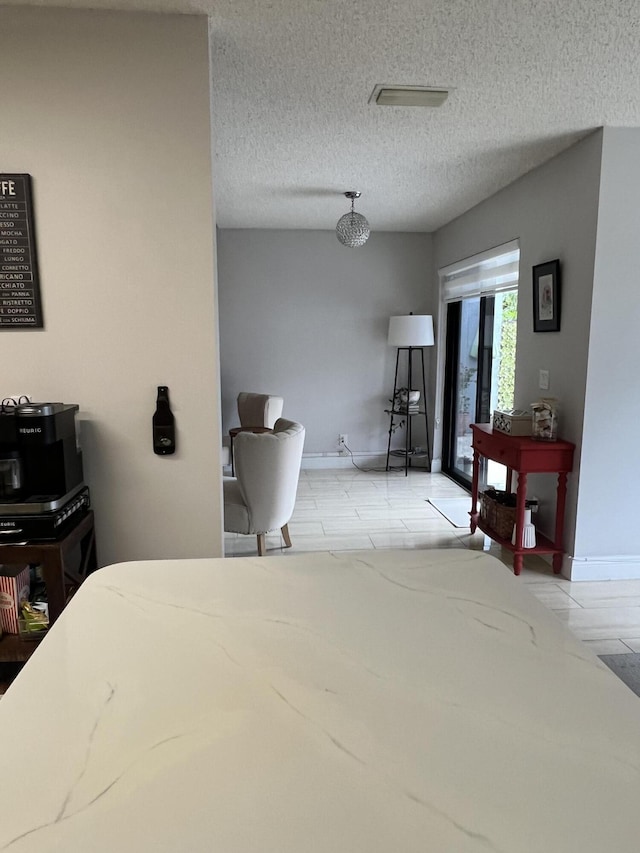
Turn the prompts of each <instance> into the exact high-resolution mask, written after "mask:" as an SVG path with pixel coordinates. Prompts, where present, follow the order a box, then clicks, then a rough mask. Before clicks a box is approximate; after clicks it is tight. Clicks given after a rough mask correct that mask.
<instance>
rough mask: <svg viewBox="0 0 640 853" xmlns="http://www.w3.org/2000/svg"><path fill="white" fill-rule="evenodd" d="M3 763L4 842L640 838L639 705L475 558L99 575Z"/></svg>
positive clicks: (482, 844)
mask: <svg viewBox="0 0 640 853" xmlns="http://www.w3.org/2000/svg"><path fill="white" fill-rule="evenodd" d="M0 755H1V756H2V762H1V764H0V766H1V768H2V772H1V774H0V777H1V778H0V851H5V850H8V851H11V853H26V851H29V852H30V851H34V853H35V851H40V853H49V851H60V852H61V853H80V851H83V853H84V851H90V852H91V853H107V851H108V853H116V851H118V853H122V851H143V853H146V851H149V853H151V851H153V853H165V851H166V853H169V851H171V853H196V852H197V853H205V851H206V853H210V851H216V853H217V852H218V851H219V853H471V851H473V853H485V851H498V852H499V853H525V851H526V853H533V851H535V852H536V853H538V851H540V853H565V852H566V851H571V853H573V851H575V853H591V851H593V853H604V851H611V852H612V853H626V852H627V851H629V853H632V851H633V853H637V850H638V849H639V848H640V772H639V769H640V701H639V700H638V698H637V697H636V696H634V695H633V694H632V693H631V691H629V690H628V689H627V688H626V687H625V685H624V684H622V682H620V681H618V679H617V678H616V677H615V676H614V675H613V674H612V673H610V672H609V671H608V670H607V669H606V668H605V667H604V665H603V664H602V663H600V662H599V661H598V659H597V658H596V657H595V656H594V655H593V654H592V653H591V652H590V651H589V650H588V649H587V648H586V647H585V646H583V645H582V644H581V643H580V642H579V641H578V640H576V639H574V638H573V637H572V636H571V634H569V633H568V631H567V630H566V629H565V628H564V626H563V625H562V624H561V623H560V622H559V621H558V620H557V619H556V618H555V617H554V616H553V614H552V613H551V612H550V611H548V610H546V609H545V608H544V607H543V605H541V604H540V603H539V602H537V601H536V600H535V599H534V598H533V596H531V595H530V593H529V592H528V591H527V590H526V588H524V587H523V585H522V582H521V580H520V579H518V578H515V577H514V576H513V575H512V574H511V573H510V572H509V570H508V569H507V568H506V567H505V566H503V565H502V564H501V563H499V562H498V561H497V560H495V559H494V558H492V557H490V556H487V555H484V554H482V553H478V552H474V551H468V550H445V551H376V552H372V551H367V552H358V553H356V552H352V553H341V554H326V553H325V554H306V555H299V556H295V555H288V556H286V557H265V558H257V557H256V558H249V557H247V558H238V559H227V560H215V559H214V560H167V561H158V562H139V563H123V564H119V565H115V566H110V567H107V568H105V569H101V570H100V571H99V572H97V573H95V574H94V575H92V576H91V577H90V578H89V579H88V580H87V581H86V583H85V584H84V585H83V586H82V588H81V589H80V591H79V592H78V594H77V595H76V597H75V598H74V600H73V601H72V602H71V604H70V605H69V607H68V608H67V609H66V611H65V612H64V613H63V615H62V617H61V618H60V619H59V620H58V622H57V623H56V625H55V626H54V627H53V629H52V630H51V632H50V634H49V636H48V637H47V638H46V640H45V641H44V642H43V643H42V645H41V646H40V647H39V649H38V650H37V651H36V653H35V654H34V655H33V657H32V659H31V660H30V662H29V663H28V664H27V666H26V667H25V668H24V670H23V671H22V673H21V674H20V675H19V676H18V678H17V680H16V681H15V682H14V684H13V685H12V687H11V688H10V689H9V691H8V693H7V694H6V696H5V697H4V698H3V699H2V701H0Z"/></svg>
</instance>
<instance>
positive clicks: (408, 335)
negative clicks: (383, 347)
mask: <svg viewBox="0 0 640 853" xmlns="http://www.w3.org/2000/svg"><path fill="white" fill-rule="evenodd" d="M433 343H434V340H433V317H432V316H431V314H406V315H404V316H401V317H389V338H388V344H389V346H390V347H432V346H433Z"/></svg>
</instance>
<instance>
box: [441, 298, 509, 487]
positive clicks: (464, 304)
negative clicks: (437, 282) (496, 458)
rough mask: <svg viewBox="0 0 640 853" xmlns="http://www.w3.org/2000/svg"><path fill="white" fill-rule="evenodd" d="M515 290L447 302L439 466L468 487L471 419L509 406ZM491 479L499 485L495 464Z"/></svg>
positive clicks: (485, 420) (487, 417)
mask: <svg viewBox="0 0 640 853" xmlns="http://www.w3.org/2000/svg"><path fill="white" fill-rule="evenodd" d="M517 297H518V294H517V291H508V292H505V291H498V292H495V293H493V294H492V295H488V296H470V297H467V298H465V299H460V300H456V301H453V302H449V303H448V305H447V342H446V367H445V408H444V446H443V470H444V471H445V472H446V473H447V474H449V475H450V476H451V477H453V478H454V479H455V480H457V481H458V482H459V483H461V484H462V485H464V486H467V487H470V485H471V476H472V465H473V452H472V450H471V429H470V424H472V423H489V421H490V420H491V414H492V412H493V411H494V410H495V409H512V408H513V389H514V376H515V351H516V348H515V344H516V321H517ZM492 474H493V476H492V477H491V478H490V479H492V481H493V482H494V484H495V485H498V486H500V485H501V482H500V481H501V480H502V479H503V475H502V474H501V472H500V471H499V470H497V469H496V471H495V472H492Z"/></svg>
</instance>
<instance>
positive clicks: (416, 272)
mask: <svg viewBox="0 0 640 853" xmlns="http://www.w3.org/2000/svg"><path fill="white" fill-rule="evenodd" d="M218 274H219V302H220V358H221V384H222V402H223V427H224V430H225V431H226V430H228V429H229V427H231V426H235V425H236V424H237V423H238V418H237V410H236V397H237V395H238V393H239V392H240V391H255V392H259V393H271V394H279V395H281V396H283V397H284V400H285V408H284V414H285V415H286V416H287V417H289V418H292V419H293V420H298V421H300V422H301V423H303V424H304V425H305V427H306V429H307V437H306V443H305V453H307V454H309V453H326V452H329V453H332V452H336V451H337V448H338V445H337V438H338V434H339V433H347V434H348V436H349V445H350V447H351V448H352V449H353V450H355V451H357V452H372V453H377V452H381V451H385V452H386V446H387V434H388V429H389V422H388V419H387V417H386V416H385V415H384V408H385V407H386V406H388V405H389V403H388V401H389V398H390V397H391V394H392V392H393V372H394V368H395V356H396V350H395V349H392V348H391V347H388V346H387V331H388V324H389V317H390V316H391V315H392V314H405V313H409V312H410V311H413V312H414V313H422V312H431V311H432V310H434V309H435V307H436V304H437V303H436V301H435V299H434V296H433V293H432V292H431V288H432V279H433V276H432V253H431V238H430V236H429V235H426V234H400V233H373V234H372V235H371V237H370V239H369V241H368V243H367V244H366V245H365V246H364V247H362V248H359V249H348V248H346V247H345V246H342V245H340V243H339V242H338V240H337V239H336V236H335V233H334V232H333V231H277V230H273V231H264V230H233V229H231V230H221V231H219V234H218ZM425 353H426V356H427V364H428V365H429V355H430V354H432V353H433V350H425ZM402 384H403V385H404V384H406V378H404V379H403V382H402ZM420 440H421V441H424V439H423V438H421V439H420ZM416 443H417V442H416Z"/></svg>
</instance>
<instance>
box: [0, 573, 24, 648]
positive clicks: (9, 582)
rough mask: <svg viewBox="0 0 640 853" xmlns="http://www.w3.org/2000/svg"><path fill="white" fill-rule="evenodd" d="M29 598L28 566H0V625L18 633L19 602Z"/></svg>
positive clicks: (8, 632)
mask: <svg viewBox="0 0 640 853" xmlns="http://www.w3.org/2000/svg"><path fill="white" fill-rule="evenodd" d="M25 599H26V600H27V601H28V600H29V566H0V625H2V630H3V631H6V632H7V634H18V633H19V628H18V620H19V618H20V602H21V601H24V600H25Z"/></svg>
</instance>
